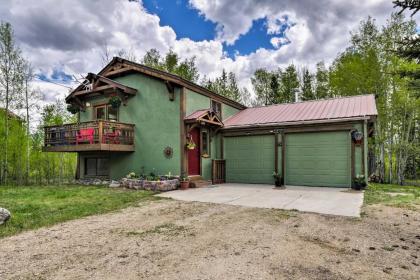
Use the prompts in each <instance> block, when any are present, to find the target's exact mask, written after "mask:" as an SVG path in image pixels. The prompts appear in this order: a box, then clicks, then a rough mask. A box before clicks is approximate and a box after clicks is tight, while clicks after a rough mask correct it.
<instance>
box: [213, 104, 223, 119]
mask: <svg viewBox="0 0 420 280" xmlns="http://www.w3.org/2000/svg"><path fill="white" fill-rule="evenodd" d="M211 109H212V110H213V112H215V113H216V115H217V116H218V117H219V118H221V117H222V103H220V102H217V101H215V100H212V101H211Z"/></svg>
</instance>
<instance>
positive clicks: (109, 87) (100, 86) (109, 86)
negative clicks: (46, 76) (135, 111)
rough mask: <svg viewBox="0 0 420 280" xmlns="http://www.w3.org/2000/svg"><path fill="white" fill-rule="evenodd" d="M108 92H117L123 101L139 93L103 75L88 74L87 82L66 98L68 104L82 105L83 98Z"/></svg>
mask: <svg viewBox="0 0 420 280" xmlns="http://www.w3.org/2000/svg"><path fill="white" fill-rule="evenodd" d="M108 91H116V93H120V94H121V95H122V97H123V100H124V99H125V98H126V96H129V95H135V94H136V93H137V89H135V88H132V87H128V86H126V85H123V84H121V83H119V82H116V81H114V80H111V79H109V78H107V77H104V76H102V75H97V74H94V73H88V74H87V76H86V78H85V82H84V83H82V84H81V85H79V86H78V87H77V88H76V89H75V90H73V91H72V92H71V93H70V95H69V96H67V97H66V102H68V103H70V102H75V103H80V102H79V100H80V99H81V98H84V97H86V96H91V95H93V94H99V93H105V92H108Z"/></svg>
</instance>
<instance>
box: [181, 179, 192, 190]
mask: <svg viewBox="0 0 420 280" xmlns="http://www.w3.org/2000/svg"><path fill="white" fill-rule="evenodd" d="M189 186H190V181H181V190H186V189H188V187H189Z"/></svg>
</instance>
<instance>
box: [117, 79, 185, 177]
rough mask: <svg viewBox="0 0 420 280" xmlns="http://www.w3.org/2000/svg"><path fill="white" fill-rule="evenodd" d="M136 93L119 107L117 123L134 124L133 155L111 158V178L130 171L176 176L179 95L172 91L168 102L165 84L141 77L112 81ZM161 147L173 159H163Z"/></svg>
mask: <svg viewBox="0 0 420 280" xmlns="http://www.w3.org/2000/svg"><path fill="white" fill-rule="evenodd" d="M115 80H116V81H117V82H120V83H122V84H124V85H127V86H129V87H133V88H136V89H138V93H137V95H136V96H135V97H132V98H131V99H129V100H128V102H127V106H121V107H120V111H119V120H120V121H121V122H126V123H134V124H135V126H136V127H135V137H134V139H135V152H133V153H126V154H123V153H112V154H111V164H112V166H111V168H110V176H111V178H121V177H122V176H124V175H126V174H127V173H128V172H130V171H134V172H136V173H140V171H141V169H142V168H144V171H145V172H146V173H149V172H151V171H154V172H155V173H156V174H167V173H169V172H171V173H172V174H179V173H180V168H181V167H180V134H179V133H180V132H179V131H180V127H179V125H180V124H179V115H180V111H179V108H180V105H179V101H180V98H179V96H180V94H179V90H180V89H179V88H176V89H175V90H176V92H175V100H174V101H170V100H169V98H168V91H167V88H166V86H165V84H164V83H163V82H162V81H159V80H157V79H152V78H150V77H148V76H145V75H142V74H132V75H127V76H124V77H120V78H117V79H115ZM165 147H171V148H172V149H173V156H172V157H171V158H169V159H168V158H166V157H165V156H164V153H163V151H164V149H165Z"/></svg>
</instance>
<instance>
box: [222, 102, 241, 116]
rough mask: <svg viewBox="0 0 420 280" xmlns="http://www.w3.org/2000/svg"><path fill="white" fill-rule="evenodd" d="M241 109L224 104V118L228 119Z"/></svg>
mask: <svg viewBox="0 0 420 280" xmlns="http://www.w3.org/2000/svg"><path fill="white" fill-rule="evenodd" d="M239 111H240V110H238V109H236V108H233V107H230V106H229V105H226V104H222V119H223V120H226V119H227V118H229V117H231V116H233V115H235V114H236V113H238V112H239Z"/></svg>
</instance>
